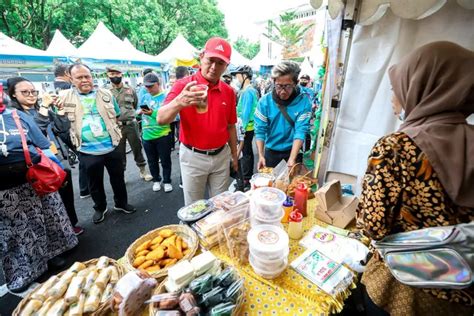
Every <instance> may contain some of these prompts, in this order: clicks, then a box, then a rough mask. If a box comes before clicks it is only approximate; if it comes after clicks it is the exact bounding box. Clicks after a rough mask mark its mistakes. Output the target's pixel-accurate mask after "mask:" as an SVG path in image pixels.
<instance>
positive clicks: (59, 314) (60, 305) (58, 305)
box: [48, 298, 68, 316]
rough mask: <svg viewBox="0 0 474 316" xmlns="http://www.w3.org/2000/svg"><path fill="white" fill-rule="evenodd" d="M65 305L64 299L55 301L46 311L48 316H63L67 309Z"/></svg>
mask: <svg viewBox="0 0 474 316" xmlns="http://www.w3.org/2000/svg"><path fill="white" fill-rule="evenodd" d="M67 306H68V305H67V304H66V302H65V301H64V299H62V298H61V299H59V300H57V301H56V302H55V303H54V304H53V306H51V308H50V309H49V310H48V316H63V315H64V312H65V311H66V309H67Z"/></svg>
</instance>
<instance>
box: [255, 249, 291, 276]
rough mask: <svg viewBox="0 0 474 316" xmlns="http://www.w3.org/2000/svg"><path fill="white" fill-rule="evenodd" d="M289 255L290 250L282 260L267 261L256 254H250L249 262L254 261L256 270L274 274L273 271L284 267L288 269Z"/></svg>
mask: <svg viewBox="0 0 474 316" xmlns="http://www.w3.org/2000/svg"><path fill="white" fill-rule="evenodd" d="M289 253H290V250H289V249H288V250H287V251H286V252H285V253H284V254H283V256H282V257H281V258H278V259H273V260H266V259H262V258H259V257H258V256H256V255H255V254H253V253H252V252H250V254H249V260H251V261H252V264H253V265H254V266H255V267H256V268H258V269H260V270H264V271H268V272H272V271H275V270H279V269H281V268H282V267H283V266H285V267H286V266H287V265H288V254H289Z"/></svg>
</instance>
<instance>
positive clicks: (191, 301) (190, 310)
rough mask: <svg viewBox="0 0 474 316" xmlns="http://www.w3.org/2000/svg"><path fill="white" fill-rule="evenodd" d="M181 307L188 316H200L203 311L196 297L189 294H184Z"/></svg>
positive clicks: (180, 300)
mask: <svg viewBox="0 0 474 316" xmlns="http://www.w3.org/2000/svg"><path fill="white" fill-rule="evenodd" d="M179 307H180V308H181V310H182V311H183V312H185V313H186V316H194V315H196V316H197V315H199V312H200V311H201V309H200V308H199V307H198V305H197V302H196V299H195V298H194V295H192V294H191V293H189V292H184V293H182V294H181V296H180V297H179Z"/></svg>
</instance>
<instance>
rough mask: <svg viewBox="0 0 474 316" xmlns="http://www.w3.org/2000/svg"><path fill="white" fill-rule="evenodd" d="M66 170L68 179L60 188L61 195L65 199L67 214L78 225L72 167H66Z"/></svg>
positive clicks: (74, 224) (72, 222)
mask: <svg viewBox="0 0 474 316" xmlns="http://www.w3.org/2000/svg"><path fill="white" fill-rule="evenodd" d="M64 171H66V180H65V185H63V186H62V187H61V188H60V189H59V190H58V192H59V195H60V196H61V199H62V200H63V203H64V206H65V207H66V212H67V216H68V217H69V220H70V221H71V224H72V226H73V227H74V226H76V224H77V222H78V220H77V214H76V207H75V206H74V189H73V186H72V176H71V169H69V168H65V169H64Z"/></svg>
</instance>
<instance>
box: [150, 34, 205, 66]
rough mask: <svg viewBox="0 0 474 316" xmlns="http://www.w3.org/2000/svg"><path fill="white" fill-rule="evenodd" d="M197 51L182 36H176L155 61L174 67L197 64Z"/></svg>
mask: <svg viewBox="0 0 474 316" xmlns="http://www.w3.org/2000/svg"><path fill="white" fill-rule="evenodd" d="M198 54H199V50H198V49H197V48H196V47H194V46H193V45H191V44H190V43H189V42H188V41H187V40H186V39H185V38H184V36H183V35H181V34H178V36H176V38H175V39H174V40H173V41H172V42H171V44H170V45H169V46H168V47H166V48H165V49H164V50H163V51H162V52H161V53H159V54H158V55H157V56H156V59H157V60H158V61H159V62H162V63H170V64H174V65H175V66H179V65H181V64H182V65H183V66H184V65H186V66H188V64H189V66H192V65H191V64H193V63H197V61H196V57H197V56H198Z"/></svg>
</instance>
